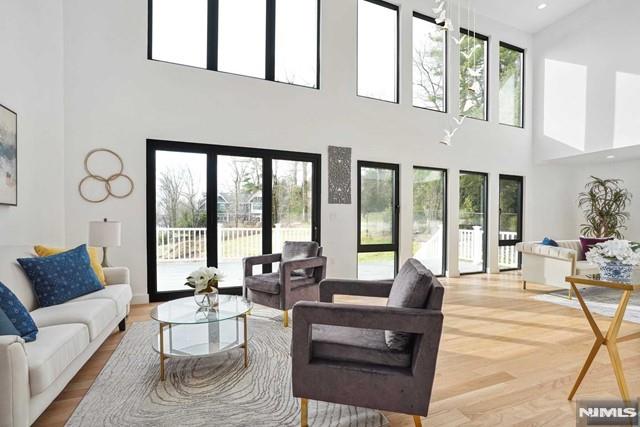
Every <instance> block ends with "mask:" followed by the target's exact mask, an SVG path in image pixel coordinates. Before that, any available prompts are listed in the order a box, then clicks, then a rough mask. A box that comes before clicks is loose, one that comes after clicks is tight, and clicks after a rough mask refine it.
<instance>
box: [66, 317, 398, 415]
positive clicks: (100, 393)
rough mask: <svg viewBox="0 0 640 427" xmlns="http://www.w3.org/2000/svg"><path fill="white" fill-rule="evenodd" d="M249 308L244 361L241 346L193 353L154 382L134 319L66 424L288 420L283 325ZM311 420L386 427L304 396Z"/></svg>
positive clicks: (147, 348) (143, 331)
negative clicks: (221, 351)
mask: <svg viewBox="0 0 640 427" xmlns="http://www.w3.org/2000/svg"><path fill="white" fill-rule="evenodd" d="M281 319H282V318H281V316H279V315H278V313H277V312H274V311H273V310H269V309H262V308H258V307H256V308H254V310H253V313H252V316H250V317H249V331H250V341H249V367H248V368H247V369H244V368H243V364H242V360H243V358H242V350H241V349H236V350H232V351H230V352H228V353H225V354H222V355H219V356H215V357H209V358H199V359H169V360H168V361H167V362H166V368H167V369H166V372H167V377H166V381H165V382H160V381H159V374H158V369H159V368H158V366H159V359H158V354H157V353H156V352H154V351H153V349H152V348H151V340H152V337H154V334H155V333H156V332H157V323H156V322H153V321H148V322H142V323H135V324H133V325H132V326H131V327H130V328H129V329H128V331H127V332H126V335H125V337H124V338H123V339H122V341H121V343H120V344H119V346H118V348H117V349H116V350H115V352H114V353H113V355H112V356H111V358H110V359H109V361H108V362H107V364H106V366H105V367H104V369H103V370H102V372H101V373H100V375H99V376H98V378H97V379H96V381H95V382H94V383H93V385H92V386H91V388H90V390H89V392H88V393H87V394H86V396H85V397H84V398H83V399H82V401H81V402H80V404H79V405H78V407H77V408H76V410H75V412H74V413H73V415H72V416H71V418H70V419H69V421H68V422H67V426H92V427H93V426H143V425H144V426H171V427H176V426H258V425H259V426H296V425H300V418H299V414H300V408H299V400H298V399H295V398H293V396H292V395H291V358H290V356H289V348H290V345H291V344H290V343H291V328H290V327H289V328H286V329H285V328H283V327H282V323H280V322H281ZM309 423H310V425H311V426H313V427H316V426H355V427H378V426H388V425H389V424H388V420H387V419H386V418H385V417H384V415H382V414H381V413H379V412H377V411H374V410H370V409H363V408H356V407H351V406H342V405H336V404H330V403H324V402H317V401H309Z"/></svg>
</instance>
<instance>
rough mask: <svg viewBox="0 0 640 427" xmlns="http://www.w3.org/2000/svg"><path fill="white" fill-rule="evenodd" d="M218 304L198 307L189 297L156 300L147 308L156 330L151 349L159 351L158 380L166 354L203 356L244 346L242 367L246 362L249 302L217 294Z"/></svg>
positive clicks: (236, 297) (251, 305)
mask: <svg viewBox="0 0 640 427" xmlns="http://www.w3.org/2000/svg"><path fill="white" fill-rule="evenodd" d="M218 302H219V303H218V306H217V307H215V308H210V309H202V308H200V307H199V306H198V305H197V304H196V302H195V301H194V299H193V297H186V298H180V299H177V300H173V301H169V302H165V303H164V304H160V305H158V306H156V307H154V309H153V310H152V311H151V318H152V319H153V320H155V321H157V322H158V324H159V331H158V334H157V335H156V337H155V338H154V340H153V349H154V350H155V351H156V352H158V354H160V380H161V381H164V377H165V376H164V362H165V360H166V359H167V358H169V357H176V358H177V357H184V358H188V357H207V356H213V355H216V354H220V353H224V352H227V351H230V350H233V349H235V348H243V349H244V367H245V368H246V367H247V366H248V364H249V348H248V346H247V342H248V338H249V337H248V333H247V315H248V314H249V312H250V311H251V308H252V307H253V303H252V302H251V301H249V300H247V299H245V298H243V297H240V296H236V295H220V296H219V298H218Z"/></svg>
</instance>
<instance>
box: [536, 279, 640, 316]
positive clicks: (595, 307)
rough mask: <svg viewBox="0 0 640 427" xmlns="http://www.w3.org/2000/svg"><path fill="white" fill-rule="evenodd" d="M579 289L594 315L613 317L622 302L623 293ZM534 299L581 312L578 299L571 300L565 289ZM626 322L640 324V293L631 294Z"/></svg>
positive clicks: (586, 288) (608, 290)
mask: <svg viewBox="0 0 640 427" xmlns="http://www.w3.org/2000/svg"><path fill="white" fill-rule="evenodd" d="M579 289H580V293H581V294H582V297H583V298H584V301H585V303H586V304H587V306H588V307H589V310H591V312H592V313H597V314H600V315H602V316H607V317H613V315H614V313H615V311H616V308H617V307H618V303H619V302H620V297H621V296H622V292H621V291H619V290H615V289H607V288H598V287H593V286H587V287H584V288H579ZM534 299H536V300H538V301H546V302H550V303H553V304H558V305H563V306H565V307H572V308H575V309H578V310H581V308H580V303H579V302H578V299H577V298H576V297H575V296H574V297H573V298H571V299H570V300H569V299H568V298H567V290H564V289H563V290H559V291H554V292H551V293H548V294H542V295H536V296H535V297H534ZM624 320H626V321H627V322H633V323H640V292H633V293H632V294H631V298H630V299H629V304H628V305H627V311H626V313H625V315H624Z"/></svg>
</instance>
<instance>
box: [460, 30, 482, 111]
mask: <svg viewBox="0 0 640 427" xmlns="http://www.w3.org/2000/svg"><path fill="white" fill-rule="evenodd" d="M460 34H461V35H462V37H464V39H463V40H462V43H460V115H462V116H467V117H471V118H473V119H479V120H488V117H489V114H488V109H489V95H488V93H489V88H488V85H489V83H488V77H487V76H488V75H489V69H488V67H489V37H487V36H484V35H482V34H480V33H476V32H473V31H469V30H467V29H464V28H460Z"/></svg>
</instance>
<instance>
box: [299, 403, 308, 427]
mask: <svg viewBox="0 0 640 427" xmlns="http://www.w3.org/2000/svg"><path fill="white" fill-rule="evenodd" d="M308 418H309V401H308V400H307V399H300V427H309V420H308Z"/></svg>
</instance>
